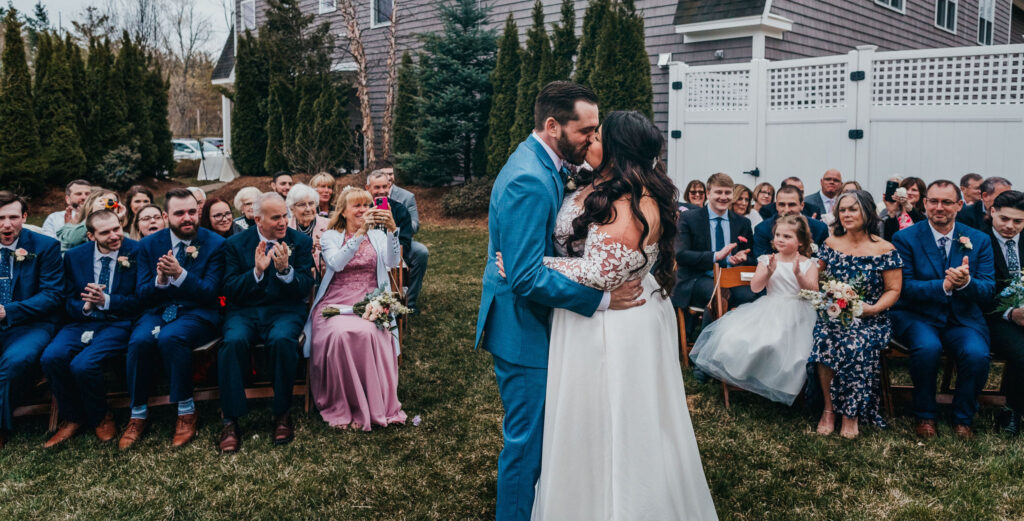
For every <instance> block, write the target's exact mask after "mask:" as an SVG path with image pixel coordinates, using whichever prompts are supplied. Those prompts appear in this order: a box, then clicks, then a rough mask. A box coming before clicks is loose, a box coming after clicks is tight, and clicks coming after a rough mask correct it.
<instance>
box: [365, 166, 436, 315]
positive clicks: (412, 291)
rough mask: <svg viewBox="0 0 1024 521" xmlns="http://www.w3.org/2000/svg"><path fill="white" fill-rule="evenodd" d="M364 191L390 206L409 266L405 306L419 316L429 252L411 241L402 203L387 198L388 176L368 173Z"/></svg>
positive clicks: (410, 231)
mask: <svg viewBox="0 0 1024 521" xmlns="http://www.w3.org/2000/svg"><path fill="white" fill-rule="evenodd" d="M366 190H367V191H368V192H370V195H372V196H373V198H374V199H375V200H376V199H377V198H379V197H386V198H387V199H388V204H389V205H390V206H391V214H392V215H393V216H394V218H395V224H397V225H398V242H399V243H400V244H401V245H402V258H403V260H405V263H406V264H408V265H409V291H408V292H407V293H406V298H407V301H408V303H407V305H408V306H409V309H412V310H413V311H412V314H413V315H418V314H419V308H418V307H417V301H418V299H419V294H420V290H421V289H422V288H423V276H424V275H425V274H426V273H427V263H428V261H429V260H430V252H429V251H428V250H427V247H426V246H424V245H423V244H420V243H419V242H416V241H414V240H412V234H413V231H412V230H413V225H412V216H411V215H410V214H409V210H408V209H407V208H406V207H405V205H403V204H402V203H400V202H398V201H396V200H394V199H391V198H390V197H388V192H389V191H390V190H391V180H390V178H389V177H388V175H387V174H386V173H384V172H381V171H379V170H378V171H374V172H370V175H369V176H367V178H366Z"/></svg>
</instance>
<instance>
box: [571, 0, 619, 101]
mask: <svg viewBox="0 0 1024 521" xmlns="http://www.w3.org/2000/svg"><path fill="white" fill-rule="evenodd" d="M610 6H611V0H590V5H588V6H587V12H586V13H585V14H584V15H583V35H582V36H581V37H580V50H579V55H578V56H577V58H576V76H575V78H574V79H575V80H576V83H579V84H582V85H587V86H590V76H591V74H593V72H594V69H595V67H596V66H597V62H596V58H597V45H598V43H600V35H599V34H598V33H599V32H600V31H601V26H602V25H603V24H604V18H605V16H606V15H607V14H608V12H609V9H610Z"/></svg>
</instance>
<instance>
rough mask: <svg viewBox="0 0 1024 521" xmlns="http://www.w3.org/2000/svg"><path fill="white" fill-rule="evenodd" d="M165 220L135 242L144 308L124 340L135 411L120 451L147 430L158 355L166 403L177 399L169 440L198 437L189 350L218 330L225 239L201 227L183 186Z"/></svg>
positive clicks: (171, 196) (167, 206) (168, 203)
mask: <svg viewBox="0 0 1024 521" xmlns="http://www.w3.org/2000/svg"><path fill="white" fill-rule="evenodd" d="M164 219H165V220H166V221H167V223H168V228H165V229H163V230H160V231H158V232H156V233H154V234H152V235H149V236H148V237H146V238H145V239H143V240H142V241H141V243H140V245H141V248H140V249H141V255H140V266H139V280H138V288H139V289H138V291H139V295H140V296H141V300H142V303H141V304H142V306H143V307H144V309H145V310H146V311H145V313H144V314H143V315H142V316H141V317H140V318H139V320H138V322H137V324H136V325H135V329H134V331H132V335H131V340H130V341H129V343H128V356H127V369H128V371H127V372H128V388H129V391H130V392H131V399H132V413H131V419H129V420H128V426H127V427H126V428H125V431H124V433H123V434H122V435H121V440H120V441H119V442H118V447H120V448H121V449H122V450H124V449H127V448H129V447H131V446H132V445H133V444H134V443H135V442H136V441H138V440H139V438H140V437H142V435H143V433H144V432H145V431H146V425H147V421H148V417H149V411H148V409H147V402H148V401H149V393H150V391H151V390H152V386H153V378H154V371H153V370H154V369H155V367H156V364H157V363H158V362H157V355H159V358H160V359H161V360H162V361H163V366H164V373H165V374H167V375H168V377H169V380H170V385H171V389H170V391H171V393H170V401H171V402H172V403H177V404H178V419H177V422H176V424H175V426H174V437H173V439H172V440H171V444H172V445H173V446H174V447H180V446H182V445H185V444H186V443H188V442H189V441H191V440H192V439H193V438H195V435H196V429H197V427H198V424H197V421H196V406H195V401H194V400H193V399H192V390H193V382H192V349H194V348H195V347H198V346H200V345H203V344H205V343H207V342H210V341H211V340H213V339H214V338H216V337H217V335H218V334H219V333H220V324H221V309H220V299H219V295H220V294H221V292H220V285H221V280H222V278H223V276H224V254H223V245H224V239H223V238H221V236H220V235H218V234H216V233H213V232H211V231H210V230H207V229H205V228H200V227H199V204H198V202H197V201H196V199H195V197H194V196H193V195H192V192H190V191H188V190H186V189H180V188H179V189H175V190H171V191H169V192H167V196H166V198H165V200H164Z"/></svg>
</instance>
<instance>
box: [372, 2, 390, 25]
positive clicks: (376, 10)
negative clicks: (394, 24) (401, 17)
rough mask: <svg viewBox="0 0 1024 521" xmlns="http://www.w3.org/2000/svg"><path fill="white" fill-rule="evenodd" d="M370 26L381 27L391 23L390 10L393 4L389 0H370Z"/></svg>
mask: <svg viewBox="0 0 1024 521" xmlns="http://www.w3.org/2000/svg"><path fill="white" fill-rule="evenodd" d="M370 6H371V9H370V11H371V13H370V26H371V27H381V26H384V25H390V24H391V10H392V9H393V8H394V4H393V3H392V2H391V0H370Z"/></svg>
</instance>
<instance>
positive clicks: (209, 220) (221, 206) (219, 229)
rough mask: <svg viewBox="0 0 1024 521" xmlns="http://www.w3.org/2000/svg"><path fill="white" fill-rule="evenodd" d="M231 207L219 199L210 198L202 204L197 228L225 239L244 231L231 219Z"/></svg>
mask: <svg viewBox="0 0 1024 521" xmlns="http://www.w3.org/2000/svg"><path fill="white" fill-rule="evenodd" d="M232 217H234V216H233V215H231V205H229V204H228V202H227V201H225V200H224V199H221V198H220V197H211V198H209V199H207V200H206V203H204V204H203V211H202V214H201V215H200V216H199V226H201V227H203V228H206V229H207V230H211V231H213V232H214V233H216V234H217V235H220V236H221V237H224V238H225V239H227V238H228V237H231V236H232V235H234V234H236V233H239V232H242V231H244V230H243V229H242V227H241V226H239V225H238V224H236V223H235V222H234V221H232V220H231V218H232Z"/></svg>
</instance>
